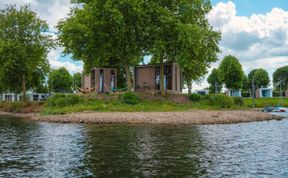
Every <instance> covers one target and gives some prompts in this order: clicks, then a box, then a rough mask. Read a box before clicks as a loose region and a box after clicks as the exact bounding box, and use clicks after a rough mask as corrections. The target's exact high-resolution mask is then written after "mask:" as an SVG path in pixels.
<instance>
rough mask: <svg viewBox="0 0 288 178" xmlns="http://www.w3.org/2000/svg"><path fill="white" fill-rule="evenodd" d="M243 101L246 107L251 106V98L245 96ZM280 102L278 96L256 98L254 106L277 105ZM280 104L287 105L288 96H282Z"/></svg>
mask: <svg viewBox="0 0 288 178" xmlns="http://www.w3.org/2000/svg"><path fill="white" fill-rule="evenodd" d="M244 103H245V105H246V106H248V107H252V105H253V104H252V103H253V100H252V99H251V98H245V99H244ZM279 103H280V99H279V98H256V99H255V105H256V108H264V107H266V106H277V105H278V104H279ZM281 106H283V107H288V98H283V99H282V102H281Z"/></svg>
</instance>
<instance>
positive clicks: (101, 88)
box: [99, 69, 104, 93]
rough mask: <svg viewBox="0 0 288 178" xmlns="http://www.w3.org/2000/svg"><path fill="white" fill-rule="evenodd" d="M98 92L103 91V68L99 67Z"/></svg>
mask: <svg viewBox="0 0 288 178" xmlns="http://www.w3.org/2000/svg"><path fill="white" fill-rule="evenodd" d="M99 79H100V80H99V92H100V93H104V70H103V69H100V76H99Z"/></svg>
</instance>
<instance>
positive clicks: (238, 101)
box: [233, 97, 244, 106]
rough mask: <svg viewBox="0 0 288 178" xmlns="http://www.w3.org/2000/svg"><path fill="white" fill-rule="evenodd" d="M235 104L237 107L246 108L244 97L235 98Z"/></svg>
mask: <svg viewBox="0 0 288 178" xmlns="http://www.w3.org/2000/svg"><path fill="white" fill-rule="evenodd" d="M233 100H234V104H235V105H237V106H244V100H243V98H242V97H233Z"/></svg>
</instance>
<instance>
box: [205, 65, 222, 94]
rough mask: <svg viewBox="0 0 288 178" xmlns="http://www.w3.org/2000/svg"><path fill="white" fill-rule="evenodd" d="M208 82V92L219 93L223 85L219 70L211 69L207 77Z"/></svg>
mask: <svg viewBox="0 0 288 178" xmlns="http://www.w3.org/2000/svg"><path fill="white" fill-rule="evenodd" d="M207 81H208V83H209V84H210V87H209V91H210V93H215V94H217V93H220V92H221V89H222V87H223V83H222V82H221V80H220V77H219V70H218V69H213V70H212V72H211V74H210V75H209V76H208V78H207Z"/></svg>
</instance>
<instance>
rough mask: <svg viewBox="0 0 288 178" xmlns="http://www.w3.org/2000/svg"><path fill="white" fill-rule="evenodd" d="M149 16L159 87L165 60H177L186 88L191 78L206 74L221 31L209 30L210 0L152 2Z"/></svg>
mask: <svg viewBox="0 0 288 178" xmlns="http://www.w3.org/2000/svg"><path fill="white" fill-rule="evenodd" d="M149 4H150V7H149V12H148V13H149V17H150V18H151V19H150V21H151V24H150V25H149V27H150V29H151V31H150V33H149V34H150V35H149V39H151V40H149V41H151V42H152V43H151V48H150V52H151V53H152V55H153V57H154V58H155V59H156V61H157V62H160V89H161V93H162V95H165V93H164V92H165V91H164V87H163V86H164V74H163V70H164V67H163V66H164V65H163V63H164V62H171V61H173V62H178V63H179V65H180V67H181V70H182V73H183V76H184V79H185V81H186V83H187V86H188V90H189V92H191V86H192V81H193V80H198V79H199V78H200V77H202V76H203V75H205V74H206V73H207V68H208V67H209V65H210V63H211V62H215V61H216V60H217V56H216V54H217V52H219V51H220V50H219V48H218V42H219V40H220V33H219V32H215V31H213V30H212V28H211V26H210V25H209V23H208V21H207V19H206V14H207V13H208V12H209V11H210V10H211V4H210V1H206V0H200V1H194V0H188V1H171V2H170V1H169V3H168V2H167V3H163V2H162V1H151V2H150V3H149Z"/></svg>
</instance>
